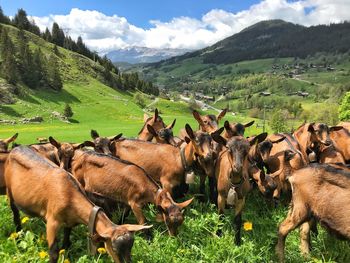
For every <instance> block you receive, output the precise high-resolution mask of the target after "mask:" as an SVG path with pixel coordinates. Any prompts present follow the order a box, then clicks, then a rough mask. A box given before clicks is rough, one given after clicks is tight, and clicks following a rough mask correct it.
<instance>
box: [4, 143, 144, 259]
mask: <svg viewBox="0 0 350 263" xmlns="http://www.w3.org/2000/svg"><path fill="white" fill-rule="evenodd" d="M5 181H6V187H7V196H8V198H9V203H10V207H11V209H12V212H13V217H14V223H15V225H16V229H17V231H19V230H20V229H21V222H20V217H19V210H18V208H20V209H21V210H23V211H24V212H26V213H27V214H30V215H33V216H39V217H42V218H44V219H45V221H46V234H47V242H48V246H49V255H50V262H57V260H58V256H59V253H58V251H59V248H58V240H57V233H58V231H59V229H60V228H61V227H62V226H64V227H65V238H64V246H65V247H67V246H69V233H70V228H72V227H74V226H75V225H77V224H85V225H89V228H91V230H92V231H90V232H91V233H90V235H92V239H93V240H95V241H97V240H100V241H103V242H104V243H105V246H106V249H107V251H108V253H109V254H110V256H111V257H112V258H113V260H114V262H121V261H122V262H124V261H126V262H130V261H131V257H130V251H131V247H132V245H133V237H132V234H131V233H130V232H134V231H139V230H142V229H147V228H149V227H150V226H141V225H122V226H117V225H115V224H113V223H112V222H111V221H110V220H109V219H108V217H107V216H106V214H105V213H104V212H102V211H99V209H98V208H96V207H95V205H94V204H93V203H92V202H91V201H89V200H88V198H87V197H86V195H85V193H84V191H83V190H82V189H81V186H80V184H79V183H78V182H77V181H76V180H75V179H74V177H73V176H72V175H71V174H69V173H68V172H66V171H65V170H63V169H61V168H59V167H57V166H56V165H55V164H54V163H52V162H51V161H49V160H47V159H45V158H43V157H41V156H40V155H38V154H37V153H36V152H35V151H33V150H32V149H30V148H29V147H25V146H19V147H16V148H15V149H13V150H12V151H11V153H10V154H9V156H8V158H7V160H6V164H5ZM91 218H92V219H91Z"/></svg>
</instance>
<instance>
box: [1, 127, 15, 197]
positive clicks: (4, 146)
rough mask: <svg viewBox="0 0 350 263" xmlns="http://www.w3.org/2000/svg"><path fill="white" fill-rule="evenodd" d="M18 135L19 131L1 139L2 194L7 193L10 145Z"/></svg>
mask: <svg viewBox="0 0 350 263" xmlns="http://www.w3.org/2000/svg"><path fill="white" fill-rule="evenodd" d="M17 137H18V133H16V134H15V135H13V136H12V137H10V138H7V139H0V195H5V194H6V184H5V176H4V171H5V162H6V159H7V156H8V154H9V151H8V147H9V144H10V143H11V142H13V141H15V140H16V139H17Z"/></svg>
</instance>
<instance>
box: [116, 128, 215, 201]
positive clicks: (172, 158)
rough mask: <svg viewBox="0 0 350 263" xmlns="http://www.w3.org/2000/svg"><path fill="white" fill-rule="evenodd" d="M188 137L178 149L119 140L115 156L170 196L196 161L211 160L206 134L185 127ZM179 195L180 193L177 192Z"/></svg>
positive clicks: (183, 180) (208, 140)
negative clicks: (137, 168) (147, 176)
mask: <svg viewBox="0 0 350 263" xmlns="http://www.w3.org/2000/svg"><path fill="white" fill-rule="evenodd" d="M186 131H187V134H188V137H189V140H190V141H189V143H187V144H186V145H185V146H184V147H183V148H182V149H179V148H176V147H173V146H171V145H167V144H155V143H150V142H144V141H140V140H131V139H123V140H118V141H115V142H114V151H115V155H116V156H118V157H119V158H121V159H123V160H127V161H130V162H132V163H135V164H137V165H138V166H140V167H142V168H143V169H144V170H145V171H146V173H147V174H149V175H151V176H152V178H153V179H154V180H155V181H157V182H160V183H161V185H162V187H163V188H164V189H166V190H168V191H169V192H170V193H171V194H172V195H173V188H174V187H176V186H179V185H181V184H183V183H184V182H185V174H186V172H187V171H189V169H190V168H191V166H192V164H193V162H194V160H196V159H197V158H203V159H211V158H212V151H211V148H210V145H208V144H209V143H210V142H211V138H210V136H209V135H208V134H207V133H203V132H193V130H192V128H191V127H190V125H188V124H186ZM179 194H181V193H179Z"/></svg>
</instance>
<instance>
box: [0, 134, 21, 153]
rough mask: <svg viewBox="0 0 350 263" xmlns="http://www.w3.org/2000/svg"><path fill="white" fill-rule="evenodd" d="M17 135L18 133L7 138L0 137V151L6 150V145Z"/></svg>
mask: <svg viewBox="0 0 350 263" xmlns="http://www.w3.org/2000/svg"><path fill="white" fill-rule="evenodd" d="M17 137H18V133H16V134H15V135H13V136H12V137H10V138H7V139H0V153H6V152H8V147H9V144H10V143H11V142H14V141H15V140H16V139H17Z"/></svg>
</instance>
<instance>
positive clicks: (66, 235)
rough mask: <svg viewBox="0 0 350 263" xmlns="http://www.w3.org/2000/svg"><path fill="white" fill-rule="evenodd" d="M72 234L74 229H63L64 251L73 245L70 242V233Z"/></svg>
mask: <svg viewBox="0 0 350 263" xmlns="http://www.w3.org/2000/svg"><path fill="white" fill-rule="evenodd" d="M71 232H72V228H70V227H65V228H64V229H63V233H64V235H63V245H62V248H63V249H68V248H69V247H70V245H71V242H70V238H69V237H70V233H71Z"/></svg>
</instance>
